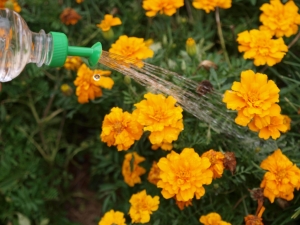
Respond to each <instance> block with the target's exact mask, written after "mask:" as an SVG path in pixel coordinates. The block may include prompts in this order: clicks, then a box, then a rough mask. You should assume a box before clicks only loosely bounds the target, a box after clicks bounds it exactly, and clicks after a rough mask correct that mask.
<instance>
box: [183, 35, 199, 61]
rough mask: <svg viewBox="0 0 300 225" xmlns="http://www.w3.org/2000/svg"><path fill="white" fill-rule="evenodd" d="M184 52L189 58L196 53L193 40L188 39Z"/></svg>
mask: <svg viewBox="0 0 300 225" xmlns="http://www.w3.org/2000/svg"><path fill="white" fill-rule="evenodd" d="M185 48H186V52H187V54H188V55H189V56H190V57H193V56H194V55H196V53H197V47H196V42H195V40H194V39H193V38H188V39H187V40H186V43H185Z"/></svg>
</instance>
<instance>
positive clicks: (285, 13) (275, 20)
mask: <svg viewBox="0 0 300 225" xmlns="http://www.w3.org/2000/svg"><path fill="white" fill-rule="evenodd" d="M260 10H261V11H262V12H263V13H262V14H261V15H260V17H259V19H260V21H261V22H262V24H263V25H262V26H260V29H261V30H268V31H270V32H271V33H272V35H275V36H276V37H283V36H286V37H290V36H291V35H293V34H296V33H297V32H298V25H299V24H300V14H298V7H297V6H296V4H295V3H294V1H288V2H287V3H286V4H285V5H283V4H282V3H281V1H280V0H271V2H270V3H265V4H263V5H262V6H261V7H260Z"/></svg>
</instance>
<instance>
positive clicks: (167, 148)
mask: <svg viewBox="0 0 300 225" xmlns="http://www.w3.org/2000/svg"><path fill="white" fill-rule="evenodd" d="M159 148H161V149H162V150H165V151H171V150H172V149H173V145H172V144H171V143H167V142H162V143H160V144H154V145H152V146H151V149H152V150H157V149H159Z"/></svg>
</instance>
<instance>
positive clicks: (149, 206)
mask: <svg viewBox="0 0 300 225" xmlns="http://www.w3.org/2000/svg"><path fill="white" fill-rule="evenodd" d="M129 202H130V204H131V206H130V209H129V215H130V217H131V219H132V222H133V223H148V222H149V221H150V215H151V214H152V212H154V211H156V210H157V209H158V206H159V197H158V196H154V197H151V195H147V193H146V190H143V191H141V192H138V193H137V194H133V195H132V196H131V198H130V200H129Z"/></svg>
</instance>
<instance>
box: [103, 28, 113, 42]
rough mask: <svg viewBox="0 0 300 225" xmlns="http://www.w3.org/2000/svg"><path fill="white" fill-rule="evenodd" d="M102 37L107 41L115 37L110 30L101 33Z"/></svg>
mask: <svg viewBox="0 0 300 225" xmlns="http://www.w3.org/2000/svg"><path fill="white" fill-rule="evenodd" d="M102 35H103V37H104V39H105V40H107V41H109V40H111V39H113V38H114V36H115V34H114V31H113V30H112V29H109V30H108V31H102Z"/></svg>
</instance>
